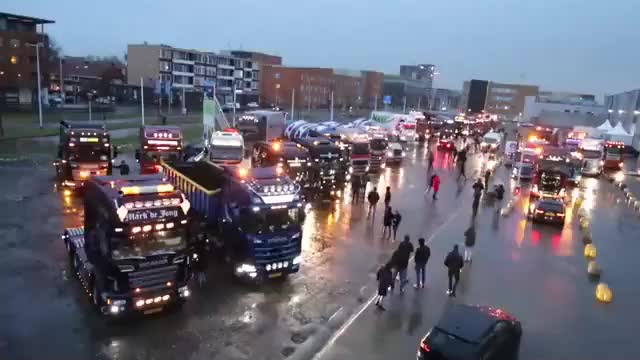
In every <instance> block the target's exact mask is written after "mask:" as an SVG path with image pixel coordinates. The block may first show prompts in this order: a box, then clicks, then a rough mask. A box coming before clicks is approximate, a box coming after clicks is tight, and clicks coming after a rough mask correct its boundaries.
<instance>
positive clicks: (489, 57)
mask: <svg viewBox="0 0 640 360" xmlns="http://www.w3.org/2000/svg"><path fill="white" fill-rule="evenodd" d="M105 3H106V4H108V5H103V4H105ZM89 4H92V5H93V6H89ZM2 8H3V9H1V11H5V12H12V13H17V14H22V15H29V16H37V17H44V18H47V19H51V20H55V21H56V24H52V25H49V26H48V28H47V29H48V30H47V31H48V32H49V33H50V35H51V36H53V38H54V39H55V40H56V41H57V42H58V43H59V44H60V46H61V47H62V48H63V50H64V53H65V54H68V55H99V56H110V55H117V56H119V57H123V55H124V53H125V52H126V45H127V44H128V43H142V42H144V41H147V42H149V43H163V44H170V45H174V46H179V47H185V48H195V49H200V50H213V51H216V50H220V49H229V48H242V49H245V50H249V49H250V50H260V51H265V52H271V53H275V54H278V55H280V56H282V57H283V58H284V62H285V64H287V65H298V66H322V67H335V68H348V69H367V70H378V71H384V72H386V73H397V72H398V71H399V65H400V64H414V63H433V64H436V66H437V67H438V71H439V72H440V75H439V76H438V78H437V79H436V84H435V86H437V87H445V88H454V89H460V88H461V87H462V82H463V81H464V80H466V79H470V78H476V79H485V80H492V81H497V82H509V83H527V84H535V85H539V86H541V87H542V88H544V89H547V90H558V91H576V92H585V93H595V94H597V95H602V94H605V93H614V92H620V91H624V90H629V89H633V88H637V87H640V71H639V65H640V45H639V44H638V42H637V41H636V40H637V38H638V35H637V34H638V26H637V25H638V20H637V19H638V16H640V2H639V1H638V0H613V1H584V0H581V1H580V0H537V1H517V0H457V1H434V0H421V1H413V0H393V1H389V0H387V1H380V0H314V1H310V0H270V1H265V0H226V1H225V0H154V1H151V0H126V1H125V0H110V1H87V0H84V1H80V0H57V1H54V0H9V1H4V3H3V6H2Z"/></svg>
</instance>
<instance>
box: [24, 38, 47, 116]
mask: <svg viewBox="0 0 640 360" xmlns="http://www.w3.org/2000/svg"><path fill="white" fill-rule="evenodd" d="M26 45H27V46H31V47H34V48H36V69H37V72H38V119H39V120H40V129H42V93H41V92H42V89H41V88H40V48H41V47H42V46H43V45H42V43H41V42H39V43H37V44H30V43H27V44H26Z"/></svg>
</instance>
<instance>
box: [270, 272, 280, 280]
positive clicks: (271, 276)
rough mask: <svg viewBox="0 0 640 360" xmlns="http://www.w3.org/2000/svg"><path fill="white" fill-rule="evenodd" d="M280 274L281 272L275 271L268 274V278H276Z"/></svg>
mask: <svg viewBox="0 0 640 360" xmlns="http://www.w3.org/2000/svg"><path fill="white" fill-rule="evenodd" d="M280 276H282V273H281V272H277V273H273V274H269V278H271V279H273V278H277V277H280Z"/></svg>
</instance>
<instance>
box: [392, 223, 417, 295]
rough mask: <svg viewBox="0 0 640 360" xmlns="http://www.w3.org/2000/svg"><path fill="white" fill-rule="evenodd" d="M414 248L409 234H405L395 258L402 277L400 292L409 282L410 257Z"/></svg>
mask: <svg viewBox="0 0 640 360" xmlns="http://www.w3.org/2000/svg"><path fill="white" fill-rule="evenodd" d="M413 250H414V249H413V244H412V243H411V240H410V239H409V235H405V236H404V240H402V242H401V243H400V245H398V249H397V250H396V257H395V258H394V259H393V260H394V262H395V263H394V265H395V266H396V269H397V270H398V275H399V277H400V292H404V286H405V285H407V284H408V283H409V279H408V277H407V268H408V267H409V259H411V253H412V252H413Z"/></svg>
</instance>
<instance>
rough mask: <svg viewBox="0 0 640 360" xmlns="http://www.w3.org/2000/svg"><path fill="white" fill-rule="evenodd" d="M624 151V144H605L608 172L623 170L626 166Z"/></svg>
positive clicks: (605, 163)
mask: <svg viewBox="0 0 640 360" xmlns="http://www.w3.org/2000/svg"><path fill="white" fill-rule="evenodd" d="M623 151H624V142H622V141H607V142H605V144H604V159H603V160H604V164H603V167H604V168H605V169H607V170H622V167H623V165H624V163H623V161H622V160H623V159H622V154H623Z"/></svg>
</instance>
